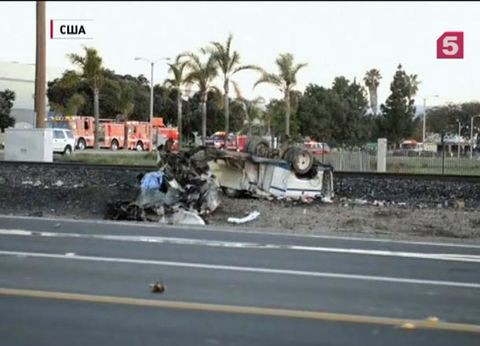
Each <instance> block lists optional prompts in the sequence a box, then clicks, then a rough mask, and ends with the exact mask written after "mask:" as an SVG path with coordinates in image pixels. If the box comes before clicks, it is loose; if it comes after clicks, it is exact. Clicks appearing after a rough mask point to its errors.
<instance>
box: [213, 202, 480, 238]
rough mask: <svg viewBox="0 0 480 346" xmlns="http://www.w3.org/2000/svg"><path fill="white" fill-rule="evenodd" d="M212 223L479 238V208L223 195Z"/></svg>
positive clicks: (285, 229)
mask: <svg viewBox="0 0 480 346" xmlns="http://www.w3.org/2000/svg"><path fill="white" fill-rule="evenodd" d="M252 211H258V212H260V216H259V217H258V218H257V219H256V220H254V221H252V222H249V223H245V224H242V225H232V224H231V223H228V222H227V219H228V217H243V216H245V215H247V214H248V213H249V212H252ZM207 220H208V222H209V223H211V224H213V225H221V226H226V225H228V226H230V227H233V228H235V227H237V228H262V229H264V230H269V231H274V232H288V233H292V232H293V233H306V234H320V233H325V232H328V233H338V234H349V235H351V234H354V233H362V234H370V235H387V236H395V237H400V238H401V237H409V236H422V237H434V238H436V237H445V238H457V239H475V238H478V239H480V211H478V210H470V211H464V210H456V209H452V208H449V209H446V208H436V209H434V208H425V209H423V208H422V209H419V208H411V207H407V206H392V205H390V206H374V205H356V204H355V203H353V202H352V201H350V202H348V201H344V202H342V203H339V202H335V203H333V204H321V203H315V204H310V205H305V204H297V205H294V204H292V203H286V202H283V203H282V202H279V201H266V200H258V199H230V198H226V197H225V198H224V199H223V201H222V205H221V206H220V207H219V209H218V210H216V211H215V213H214V214H212V215H210V216H209V217H208V219H207Z"/></svg>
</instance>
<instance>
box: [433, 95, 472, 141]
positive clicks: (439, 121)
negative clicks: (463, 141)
mask: <svg viewBox="0 0 480 346" xmlns="http://www.w3.org/2000/svg"><path fill="white" fill-rule="evenodd" d="M478 114H480V102H465V103H458V104H455V103H450V104H447V105H444V106H438V107H433V108H431V109H428V110H427V130H428V132H433V133H442V132H445V133H447V134H457V133H458V123H457V120H458V121H460V122H461V123H462V124H463V125H464V126H462V129H461V134H462V136H465V137H470V124H471V118H472V116H474V115H478ZM479 128H480V123H479V120H478V119H475V121H474V124H473V129H474V134H476V133H478V132H479Z"/></svg>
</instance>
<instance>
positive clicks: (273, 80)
mask: <svg viewBox="0 0 480 346" xmlns="http://www.w3.org/2000/svg"><path fill="white" fill-rule="evenodd" d="M263 83H268V84H272V85H275V86H277V87H280V86H281V85H282V79H281V77H280V76H277V75H276V74H273V73H264V74H263V75H262V76H261V77H260V78H259V79H258V80H257V81H256V82H255V84H254V85H253V87H254V88H255V87H256V86H257V85H259V84H263Z"/></svg>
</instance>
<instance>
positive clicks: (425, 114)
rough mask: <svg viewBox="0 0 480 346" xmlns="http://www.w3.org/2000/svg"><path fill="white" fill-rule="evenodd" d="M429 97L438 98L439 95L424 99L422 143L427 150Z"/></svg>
mask: <svg viewBox="0 0 480 346" xmlns="http://www.w3.org/2000/svg"><path fill="white" fill-rule="evenodd" d="M429 97H438V95H431V96H427V97H424V98H423V131H422V143H423V145H424V148H425V137H426V136H425V129H426V122H427V120H426V119H427V98H429Z"/></svg>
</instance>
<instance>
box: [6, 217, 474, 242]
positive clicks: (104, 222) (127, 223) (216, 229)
mask: <svg viewBox="0 0 480 346" xmlns="http://www.w3.org/2000/svg"><path fill="white" fill-rule="evenodd" d="M0 219H18V220H39V221H43V222H44V221H55V222H65V223H77V224H78V223H80V224H93V225H110V226H129V227H140V228H150V229H155V230H159V229H162V230H180V231H191V230H194V231H198V233H202V232H208V233H212V232H216V233H236V234H255V235H266V236H277V237H291V238H307V239H308V238H312V239H333V240H345V241H362V242H373V243H392V244H406V245H425V246H437V247H458V248H467V249H480V244H462V243H447V242H442V241H439V242H433V241H432V242H429V241H415V240H399V239H388V238H368V237H354V236H352V237H349V236H338V235H328V234H302V233H300V234H295V233H288V232H287V233H278V232H274V231H268V230H265V231H254V230H252V229H248V228H244V229H241V228H236V229H235V230H231V229H227V228H224V227H220V226H212V225H209V227H210V228H212V229H208V228H205V227H195V226H188V227H186V226H181V225H161V226H160V227H161V228H159V225H158V224H155V223H141V222H134V221H107V220H75V219H62V218H49V217H41V218H38V217H33V216H14V215H9V216H5V215H0Z"/></svg>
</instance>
